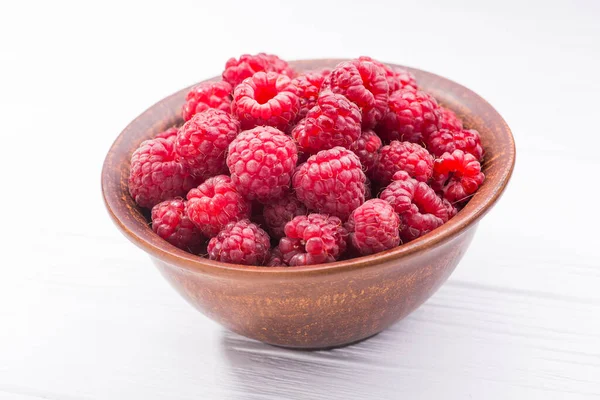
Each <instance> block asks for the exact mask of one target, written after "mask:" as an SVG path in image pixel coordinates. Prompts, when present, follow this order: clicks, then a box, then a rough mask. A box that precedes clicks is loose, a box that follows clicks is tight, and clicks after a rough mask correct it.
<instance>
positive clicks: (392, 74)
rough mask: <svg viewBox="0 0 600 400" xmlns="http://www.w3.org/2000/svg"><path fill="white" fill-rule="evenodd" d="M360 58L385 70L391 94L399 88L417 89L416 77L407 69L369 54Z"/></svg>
mask: <svg viewBox="0 0 600 400" xmlns="http://www.w3.org/2000/svg"><path fill="white" fill-rule="evenodd" d="M358 59H359V60H360V61H370V62H372V63H373V64H375V65H377V66H378V67H380V68H382V69H383V70H384V72H385V77H386V80H387V81H388V86H389V93H390V94H392V93H393V92H395V91H396V90H398V89H412V90H417V82H416V80H415V77H414V76H413V75H412V74H411V73H410V72H408V71H407V70H405V69H401V68H395V67H392V66H389V65H387V64H384V63H382V62H380V61H377V60H374V59H372V58H371V57H368V56H360V57H358Z"/></svg>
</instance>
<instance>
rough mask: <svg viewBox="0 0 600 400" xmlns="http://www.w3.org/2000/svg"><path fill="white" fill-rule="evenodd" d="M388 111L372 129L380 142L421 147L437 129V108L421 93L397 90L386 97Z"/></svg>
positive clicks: (428, 96) (426, 95)
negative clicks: (396, 142) (414, 144)
mask: <svg viewBox="0 0 600 400" xmlns="http://www.w3.org/2000/svg"><path fill="white" fill-rule="evenodd" d="M388 105H389V110H388V112H387V113H385V115H384V116H383V119H382V120H381V122H380V123H379V125H378V126H377V128H376V129H375V132H377V134H378V135H379V137H381V139H383V141H384V142H390V141H392V140H401V141H406V142H413V143H423V142H424V141H425V140H427V137H428V136H429V135H430V134H431V133H432V132H435V131H436V130H437V129H438V122H439V115H438V112H437V109H438V107H439V106H438V104H437V102H436V101H435V99H434V98H433V97H431V96H430V95H429V94H427V93H425V92H421V91H417V92H415V91H413V90H411V89H400V90H398V91H396V92H394V93H392V94H391V95H390V99H389V102H388Z"/></svg>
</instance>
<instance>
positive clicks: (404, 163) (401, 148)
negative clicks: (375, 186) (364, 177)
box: [374, 140, 433, 186]
mask: <svg viewBox="0 0 600 400" xmlns="http://www.w3.org/2000/svg"><path fill="white" fill-rule="evenodd" d="M397 171H406V172H408V174H409V175H410V176H411V177H413V178H415V179H416V180H418V181H421V182H427V181H428V180H429V178H431V174H432V173H433V157H431V154H429V153H428V152H427V150H425V148H423V147H421V146H419V145H418V144H415V143H410V142H399V141H397V140H394V141H392V142H391V143H390V144H389V145H387V146H383V147H382V148H381V150H380V151H379V160H378V161H377V166H376V167H375V173H374V176H375V178H376V179H377V181H378V182H379V183H381V184H382V185H383V186H385V185H387V184H388V183H389V182H390V181H391V180H392V176H393V175H394V174H395V173H396V172H397Z"/></svg>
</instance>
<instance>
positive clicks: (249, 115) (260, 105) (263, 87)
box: [231, 72, 300, 131]
mask: <svg viewBox="0 0 600 400" xmlns="http://www.w3.org/2000/svg"><path fill="white" fill-rule="evenodd" d="M296 90H297V89H296V86H294V85H293V84H292V81H291V80H290V78H289V77H287V76H285V75H281V74H277V73H275V72H269V73H265V72H257V73H256V74H254V75H252V76H251V77H250V78H247V79H245V80H244V81H243V82H242V83H240V84H239V85H238V86H237V87H236V88H235V90H234V92H233V102H232V103H231V112H232V114H233V115H235V116H237V117H238V118H239V120H240V122H241V124H242V129H250V128H254V127H255V126H260V125H269V126H273V127H275V128H278V129H281V130H283V131H286V130H287V129H288V128H289V126H290V124H291V123H292V122H294V121H295V119H296V116H297V115H298V111H299V110H300V99H299V98H298V95H297V94H296Z"/></svg>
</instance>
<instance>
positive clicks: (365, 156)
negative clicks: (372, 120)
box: [349, 129, 382, 173]
mask: <svg viewBox="0 0 600 400" xmlns="http://www.w3.org/2000/svg"><path fill="white" fill-rule="evenodd" d="M381 145H382V143H381V139H380V138H379V136H377V134H376V133H375V132H373V131H372V130H370V129H368V130H366V131H363V132H362V134H361V135H360V137H359V138H358V139H356V141H355V142H354V143H352V144H351V145H350V147H349V149H350V150H352V151H353V152H354V154H356V155H357V156H358V158H359V160H360V163H361V164H362V166H363V170H364V171H365V172H367V173H368V172H370V171H371V170H373V168H374V167H375V164H376V163H377V159H378V158H379V149H380V148H381Z"/></svg>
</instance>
